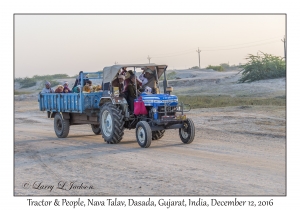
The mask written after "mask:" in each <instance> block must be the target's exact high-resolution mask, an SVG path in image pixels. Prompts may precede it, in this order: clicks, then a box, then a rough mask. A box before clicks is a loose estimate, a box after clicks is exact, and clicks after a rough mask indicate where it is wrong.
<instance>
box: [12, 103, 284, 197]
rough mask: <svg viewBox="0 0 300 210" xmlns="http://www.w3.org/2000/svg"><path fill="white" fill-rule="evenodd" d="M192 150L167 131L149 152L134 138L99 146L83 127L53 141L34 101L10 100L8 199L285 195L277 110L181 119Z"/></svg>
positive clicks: (219, 111)
mask: <svg viewBox="0 0 300 210" xmlns="http://www.w3.org/2000/svg"><path fill="white" fill-rule="evenodd" d="M188 116H189V117H190V118H192V119H193V121H194V123H195V126H196V137H195V140H194V142H193V143H192V144H188V145H185V144H182V143H181V141H180V138H179V135H178V130H168V131H166V133H165V136H164V137H163V138H162V139H161V140H158V141H152V144H151V146H150V148H147V149H144V148H140V147H139V145H138V144H137V142H136V140H135V131H134V130H130V131H128V130H126V131H125V135H124V138H123V140H122V141H121V143H119V144H117V145H109V144H106V143H105V142H104V141H103V139H102V137H101V136H97V135H94V134H93V132H92V130H91V128H90V127H89V126H88V125H80V126H79V125H77V126H71V129H70V133H69V136H68V138H65V139H59V138H57V137H56V135H55V133H54V130H53V120H52V119H47V118H46V113H43V112H40V111H38V103H37V101H15V138H14V150H15V151H14V164H15V165H14V168H15V171H14V176H15V177H14V182H15V186H14V187H15V189H14V193H15V195H113V196H121V195H153V196H155V195H184V196H188V195H199V196H200V195H212V196H213V195H285V194H286V173H285V172H286V135H285V123H286V119H285V107H257V106H256V107H227V108H213V109H195V110H192V111H191V112H190V113H188Z"/></svg>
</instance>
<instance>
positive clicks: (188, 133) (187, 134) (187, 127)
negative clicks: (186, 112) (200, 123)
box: [179, 119, 195, 144]
mask: <svg viewBox="0 0 300 210" xmlns="http://www.w3.org/2000/svg"><path fill="white" fill-rule="evenodd" d="M183 126H184V128H179V136H180V139H181V141H182V142H183V143H185V144H190V143H192V142H193V140H194V137H195V125H194V123H193V121H192V120H191V119H187V120H186V121H184V122H183Z"/></svg>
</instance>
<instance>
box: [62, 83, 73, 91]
mask: <svg viewBox="0 0 300 210" xmlns="http://www.w3.org/2000/svg"><path fill="white" fill-rule="evenodd" d="M64 93H72V91H71V90H70V89H69V83H68V82H64Z"/></svg>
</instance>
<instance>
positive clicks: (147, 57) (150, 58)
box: [147, 55, 151, 63]
mask: <svg viewBox="0 0 300 210" xmlns="http://www.w3.org/2000/svg"><path fill="white" fill-rule="evenodd" d="M147 59H148V60H149V63H150V59H151V58H150V57H149V55H148V57H147Z"/></svg>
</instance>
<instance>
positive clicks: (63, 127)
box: [54, 113, 70, 138]
mask: <svg viewBox="0 0 300 210" xmlns="http://www.w3.org/2000/svg"><path fill="white" fill-rule="evenodd" d="M69 130H70V122H69V120H65V119H64V118H63V117H62V115H61V114H60V113H56V114H55V116H54V131H55V134H56V136H57V137H58V138H66V137H67V136H68V134H69Z"/></svg>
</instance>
